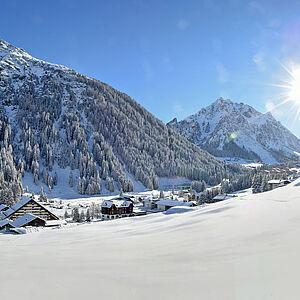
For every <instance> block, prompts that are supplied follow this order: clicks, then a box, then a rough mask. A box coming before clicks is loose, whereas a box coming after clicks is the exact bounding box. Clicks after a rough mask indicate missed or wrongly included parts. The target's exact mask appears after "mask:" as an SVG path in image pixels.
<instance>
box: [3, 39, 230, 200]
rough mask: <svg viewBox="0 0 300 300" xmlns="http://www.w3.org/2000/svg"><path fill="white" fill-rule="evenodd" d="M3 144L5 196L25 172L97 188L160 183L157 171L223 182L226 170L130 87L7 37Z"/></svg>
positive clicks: (85, 190) (39, 179)
mask: <svg viewBox="0 0 300 300" xmlns="http://www.w3.org/2000/svg"><path fill="white" fill-rule="evenodd" d="M0 146H1V159H0V198H1V197H2V199H3V197H8V196H7V193H12V194H13V195H16V194H18V193H19V192H20V189H21V186H20V180H21V176H23V181H24V178H25V179H26V184H27V182H28V178H29V179H30V178H32V179H33V181H34V182H35V184H37V185H40V184H41V183H43V184H44V185H45V186H47V187H48V188H49V189H50V190H51V189H52V188H53V187H55V186H56V185H57V184H60V185H61V189H62V190H63V189H67V188H68V187H71V188H72V189H74V190H78V192H79V193H81V194H97V193H100V192H101V190H102V191H103V190H105V191H110V192H112V191H115V190H119V189H120V188H122V189H123V190H124V191H130V190H132V189H135V188H136V186H137V185H139V184H140V185H143V186H145V187H147V188H150V189H152V188H157V187H158V179H159V177H174V176H182V177H185V178H189V179H196V180H202V179H203V180H205V181H206V182H208V183H217V182H219V181H220V179H221V178H222V176H223V175H224V172H225V165H224V164H223V163H221V162H219V161H218V160H216V159H215V158H214V157H212V156H211V155H209V154H208V153H207V152H205V151H203V150H201V149H199V148H198V147H197V146H195V145H193V144H192V143H190V142H189V141H187V140H186V139H185V138H184V137H182V136H180V135H179V134H178V133H176V132H175V131H173V130H172V129H170V128H168V127H167V126H166V125H165V124H163V122H161V121H160V120H158V119H157V118H155V117H154V116H153V115H152V114H150V113H149V112H148V111H146V110H145V109H144V108H143V107H142V106H141V105H139V104H138V103H137V102H135V101H134V100H133V99H132V98H130V97H129V96H127V95H126V94H124V93H121V92H119V91H117V90H115V89H113V88H112V87H110V86H108V85H107V84H104V83H102V82H99V81H98V80H95V79H92V78H89V77H86V76H83V75H81V74H78V73H77V72H75V71H73V70H71V69H69V68H66V67H64V66H60V65H55V64H51V63H48V62H45V61H42V60H39V59H36V58H34V57H32V56H31V55H29V54H28V53H26V52H25V51H24V50H22V49H20V48H17V47H14V46H12V45H10V44H8V43H7V42H5V41H1V40H0ZM226 170H227V171H228V170H229V172H230V167H229V168H228V167H226ZM11 196H12V195H9V197H8V198H12V197H11Z"/></svg>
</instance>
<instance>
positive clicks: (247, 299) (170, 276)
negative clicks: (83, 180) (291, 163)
mask: <svg viewBox="0 0 300 300" xmlns="http://www.w3.org/2000/svg"><path fill="white" fill-rule="evenodd" d="M299 199H300V180H298V181H296V182H294V183H292V184H290V185H289V186H286V187H282V188H278V189H276V190H273V191H270V192H266V193H261V194H254V195H248V196H244V197H241V198H235V199H233V200H226V201H223V202H219V203H215V204H211V205H209V206H207V207H205V208H203V209H201V208H196V209H194V210H192V211H190V212H185V213H183V214H179V213H176V214H173V215H172V214H169V215H165V214H163V213H161V214H154V215H149V216H145V217H136V218H128V219H122V220H117V221H110V222H100V223H97V224H92V225H90V224H87V225H81V226H78V227H76V228H72V229H61V230H52V231H50V232H49V231H48V232H39V233H34V234H28V235H25V236H0V249H1V255H0V265H1V268H0V282H1V287H2V286H4V287H5V288H1V289H0V299H11V300H17V299H24V300H29V299H32V300H35V299H40V295H41V294H43V296H44V297H45V299H47V300H48V299H74V300H76V299H82V298H86V297H88V298H92V299H93V298H94V299H96V298H99V297H101V298H102V299H197V300H198V299H207V300H209V299H211V300H212V299H213V300H219V299H224V300H232V299H238V300H253V299H256V300H268V299H272V300H274V299H276V300H277V299H278V300H281V299H289V300H297V299H299V283H298V273H299V268H300V261H299V247H300V201H299Z"/></svg>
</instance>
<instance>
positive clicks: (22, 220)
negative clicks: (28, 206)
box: [13, 214, 46, 228]
mask: <svg viewBox="0 0 300 300" xmlns="http://www.w3.org/2000/svg"><path fill="white" fill-rule="evenodd" d="M37 219H39V220H41V221H43V222H46V221H45V220H43V219H42V218H40V217H38V216H36V215H33V214H25V215H23V216H21V217H19V218H17V219H15V220H14V221H13V225H14V227H17V228H18V227H23V226H26V224H29V223H30V222H32V221H33V220H37Z"/></svg>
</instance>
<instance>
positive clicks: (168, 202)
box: [156, 199, 193, 207]
mask: <svg viewBox="0 0 300 300" xmlns="http://www.w3.org/2000/svg"><path fill="white" fill-rule="evenodd" d="M156 204H157V205H164V206H172V207H173V206H192V205H193V203H191V202H184V201H177V200H170V199H162V200H159V201H157V202H156Z"/></svg>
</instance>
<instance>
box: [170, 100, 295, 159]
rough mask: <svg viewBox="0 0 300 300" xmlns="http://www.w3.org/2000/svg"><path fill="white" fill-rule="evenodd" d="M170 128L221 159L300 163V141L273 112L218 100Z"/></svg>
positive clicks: (174, 123) (175, 122) (173, 123)
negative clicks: (298, 158)
mask: <svg viewBox="0 0 300 300" xmlns="http://www.w3.org/2000/svg"><path fill="white" fill-rule="evenodd" d="M167 125H168V126H169V127H171V128H173V129H175V130H177V131H178V132H179V133H180V134H182V135H184V136H185V137H186V138H188V139H189V140H190V141H191V142H193V143H195V144H196V145H198V146H200V147H201V148H203V149H205V150H207V151H209V152H210V153H211V154H213V155H215V156H218V157H229V158H242V159H250V160H256V161H262V162H264V163H279V162H284V161H287V160H290V159H297V154H296V153H297V152H299V150H300V140H299V139H298V138H297V137H296V136H295V135H294V134H293V133H291V132H290V131H289V130H288V129H287V128H285V127H284V126H283V125H282V124H281V123H280V122H279V121H277V120H276V119H275V118H274V117H273V115H272V114H271V113H270V112H267V113H265V114H263V113H260V112H259V111H257V110H256V109H254V108H253V107H252V106H250V105H248V104H244V103H237V102H233V101H231V100H230V99H223V98H218V99H217V100H216V101H215V102H213V103H212V104H211V105H209V106H207V107H204V108H202V109H201V110H199V111H198V112H197V113H195V114H193V115H191V116H188V117H187V118H185V119H184V120H182V121H178V120H177V119H173V120H172V121H170V122H169V123H167Z"/></svg>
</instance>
